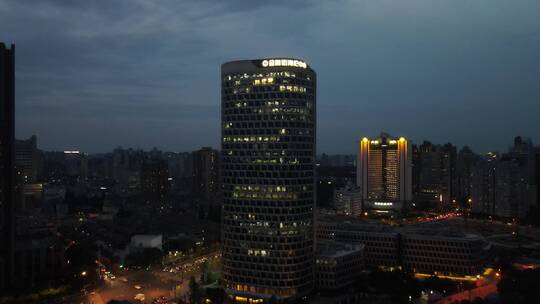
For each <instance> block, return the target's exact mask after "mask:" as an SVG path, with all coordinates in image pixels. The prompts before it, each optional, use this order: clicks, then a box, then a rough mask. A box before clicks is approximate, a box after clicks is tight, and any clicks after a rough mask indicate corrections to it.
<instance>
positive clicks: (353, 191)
mask: <svg viewBox="0 0 540 304" xmlns="http://www.w3.org/2000/svg"><path fill="white" fill-rule="evenodd" d="M334 209H336V212H337V214H344V215H350V216H360V215H361V214H362V189H361V188H360V187H357V186H354V185H352V184H347V185H345V187H340V188H336V189H335V190H334Z"/></svg>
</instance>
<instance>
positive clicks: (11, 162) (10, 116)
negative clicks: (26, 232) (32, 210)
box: [0, 43, 15, 293]
mask: <svg viewBox="0 0 540 304" xmlns="http://www.w3.org/2000/svg"><path fill="white" fill-rule="evenodd" d="M14 146H15V46H14V45H11V48H9V47H7V46H6V45H5V44H3V43H0V244H1V246H0V293H2V291H3V290H6V289H7V288H8V286H7V285H8V283H9V282H10V281H11V278H12V277H13V267H12V265H13V258H14V254H13V252H14V233H15V232H14V229H15V228H14V227H15V225H14V221H15V220H14V215H13V213H14V187H15V172H14V167H15V150H14Z"/></svg>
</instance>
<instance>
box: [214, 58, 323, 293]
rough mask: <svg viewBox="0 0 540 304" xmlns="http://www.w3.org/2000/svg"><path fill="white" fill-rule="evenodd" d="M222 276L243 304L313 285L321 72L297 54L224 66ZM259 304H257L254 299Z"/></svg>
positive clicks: (230, 291) (298, 290) (301, 289)
mask: <svg viewBox="0 0 540 304" xmlns="http://www.w3.org/2000/svg"><path fill="white" fill-rule="evenodd" d="M221 81H222V88H221V92H222V95H221V102H222V103H221V109H222V116H221V117H222V149H221V153H222V166H221V168H222V170H221V173H222V184H223V196H224V198H223V217H222V224H223V227H222V231H223V242H222V244H223V279H224V283H225V287H226V290H227V292H228V294H229V295H230V296H231V297H232V298H234V299H235V300H238V301H244V302H249V303H260V302H259V301H262V299H265V298H266V299H269V298H271V297H272V295H274V296H275V297H277V298H278V300H279V299H284V298H295V297H299V296H302V295H305V294H307V293H309V292H310V290H312V288H313V271H314V267H313V265H314V264H313V259H314V258H313V257H314V240H313V239H314V230H313V229H314V227H313V221H314V207H315V202H314V200H315V195H314V194H315V193H314V184H315V181H314V169H315V138H316V137H315V126H316V115H315V112H316V111H315V99H316V96H315V95H316V74H315V71H313V70H312V69H311V68H310V67H309V66H308V65H307V64H306V63H305V62H304V61H302V60H297V59H281V58H280V59H261V60H242V61H233V62H228V63H225V64H223V65H222V67H221ZM255 301H256V302H255Z"/></svg>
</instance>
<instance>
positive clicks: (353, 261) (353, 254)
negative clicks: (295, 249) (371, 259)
mask: <svg viewBox="0 0 540 304" xmlns="http://www.w3.org/2000/svg"><path fill="white" fill-rule="evenodd" d="M362 270H364V246H363V245H359V244H342V243H317V254H316V257H315V286H316V287H317V289H329V290H332V289H334V290H336V289H340V288H344V287H346V286H348V285H350V284H352V283H353V282H354V281H355V279H356V278H358V277H359V276H360V274H361V271H362Z"/></svg>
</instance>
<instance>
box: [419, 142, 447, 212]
mask: <svg viewBox="0 0 540 304" xmlns="http://www.w3.org/2000/svg"><path fill="white" fill-rule="evenodd" d="M455 169H456V147H455V146H453V145H452V144H445V145H434V144H432V143H430V142H428V141H424V142H423V143H422V144H421V145H420V146H416V145H414V146H413V197H414V201H415V203H420V204H422V203H423V204H429V206H430V207H438V208H442V207H449V206H450V205H451V204H452V202H453V201H454V202H455V196H454V185H455V183H454V181H455Z"/></svg>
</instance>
